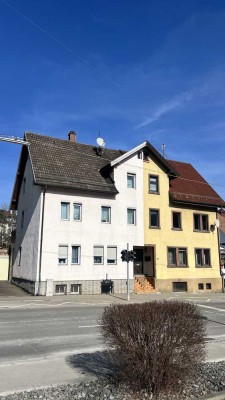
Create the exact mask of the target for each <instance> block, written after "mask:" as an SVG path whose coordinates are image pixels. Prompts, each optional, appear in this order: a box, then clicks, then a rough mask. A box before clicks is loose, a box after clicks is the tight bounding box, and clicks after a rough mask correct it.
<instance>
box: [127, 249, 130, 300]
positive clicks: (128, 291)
mask: <svg viewBox="0 0 225 400" xmlns="http://www.w3.org/2000/svg"><path fill="white" fill-rule="evenodd" d="M128 252H129V243H127V254H128ZM129 300H130V280H129V258H128V257H127V301H129Z"/></svg>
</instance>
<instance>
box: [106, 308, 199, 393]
mask: <svg viewBox="0 0 225 400" xmlns="http://www.w3.org/2000/svg"><path fill="white" fill-rule="evenodd" d="M100 324H101V331H102V335H103V338H104V341H105V343H106V344H107V345H108V347H109V350H110V353H111V355H112V357H113V359H114V362H115V364H116V367H117V369H116V370H117V377H119V378H120V379H123V380H124V381H125V382H126V383H128V384H129V385H130V387H131V388H132V389H133V390H139V391H140V390H142V389H145V390H147V391H148V392H149V393H153V394H155V395H157V394H159V393H161V392H167V393H168V392H178V390H181V389H182V388H183V386H184V384H185V382H186V381H187V380H188V379H190V378H191V377H193V375H194V374H195V372H196V367H197V365H198V363H200V362H201V361H203V360H204V357H205V345H204V339H205V323H204V320H203V319H202V318H201V315H200V313H199V311H198V308H197V306H196V305H195V304H192V303H187V302H182V301H154V302H149V303H144V304H129V305H111V306H109V307H106V308H105V309H104V312H103V314H102V316H101V318H100Z"/></svg>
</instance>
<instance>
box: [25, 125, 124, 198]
mask: <svg viewBox="0 0 225 400" xmlns="http://www.w3.org/2000/svg"><path fill="white" fill-rule="evenodd" d="M25 138H26V140H27V141H28V142H29V143H30V145H29V148H28V150H29V153H30V157H31V162H32V166H33V172H34V181H35V183H36V184H38V185H49V186H56V187H64V188H71V189H78V190H90V191H96V192H104V193H109V194H116V193H118V191H117V189H116V187H115V185H114V182H113V181H112V179H110V177H109V176H106V177H105V176H103V175H102V174H101V172H100V169H101V168H102V167H103V166H104V165H105V164H108V162H109V161H111V160H113V159H115V158H117V157H119V156H121V154H123V152H122V151H120V150H110V149H104V152H103V155H102V156H101V157H100V156H98V154H97V153H96V148H95V147H93V146H90V145H87V144H82V143H76V142H72V141H68V140H61V139H56V138H54V137H49V136H42V135H37V134H33V133H28V132H27V133H26V134H25Z"/></svg>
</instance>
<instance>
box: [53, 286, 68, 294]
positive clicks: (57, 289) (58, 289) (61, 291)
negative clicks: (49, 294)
mask: <svg viewBox="0 0 225 400" xmlns="http://www.w3.org/2000/svg"><path fill="white" fill-rule="evenodd" d="M55 293H56V294H66V285H55Z"/></svg>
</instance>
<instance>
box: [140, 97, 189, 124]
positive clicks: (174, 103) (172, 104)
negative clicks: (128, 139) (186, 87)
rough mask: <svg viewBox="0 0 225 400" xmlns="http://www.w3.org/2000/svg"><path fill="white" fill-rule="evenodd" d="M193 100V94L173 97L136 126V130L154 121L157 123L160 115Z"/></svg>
mask: <svg viewBox="0 0 225 400" xmlns="http://www.w3.org/2000/svg"><path fill="white" fill-rule="evenodd" d="M192 98H193V92H184V93H182V94H180V95H178V96H175V97H173V98H172V99H171V100H170V101H168V102H166V103H163V104H161V105H160V106H159V107H158V108H157V109H156V110H155V111H154V112H153V113H152V115H151V116H150V117H149V118H147V119H145V120H144V121H143V122H141V123H140V124H139V125H137V126H136V129H139V128H142V127H143V126H146V125H149V124H151V123H152V122H154V121H157V120H158V119H159V118H160V117H161V116H162V115H165V114H167V113H168V112H170V111H172V110H174V109H175V108H177V107H179V106H181V105H182V104H183V103H185V102H186V101H190V100H191V99H192Z"/></svg>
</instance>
